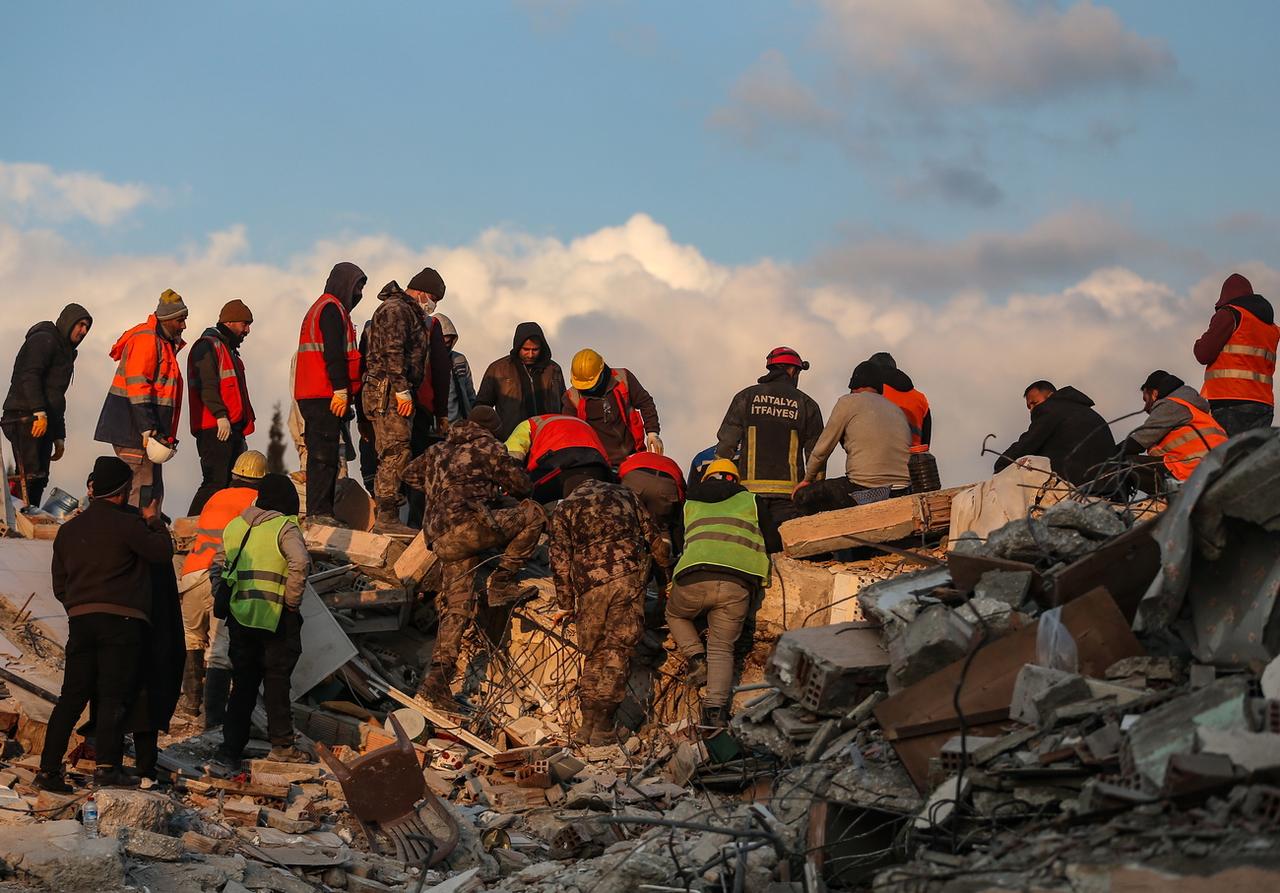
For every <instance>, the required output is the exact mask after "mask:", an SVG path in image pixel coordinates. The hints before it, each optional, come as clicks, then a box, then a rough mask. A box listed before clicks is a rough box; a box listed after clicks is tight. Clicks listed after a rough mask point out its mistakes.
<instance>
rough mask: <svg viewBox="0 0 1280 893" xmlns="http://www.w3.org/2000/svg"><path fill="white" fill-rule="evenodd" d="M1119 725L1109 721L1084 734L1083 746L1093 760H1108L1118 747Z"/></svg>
mask: <svg viewBox="0 0 1280 893" xmlns="http://www.w3.org/2000/svg"><path fill="white" fill-rule="evenodd" d="M1120 738H1121V735H1120V726H1118V725H1117V724H1116V723H1114V722H1109V723H1107V724H1106V725H1105V726H1103V727H1102V728H1100V729H1098V730H1096V731H1094V732H1091V733H1089V734H1088V735H1085V736H1084V746H1085V747H1087V748H1089V753H1090V754H1092V755H1093V758H1094V759H1095V760H1109V759H1111V758H1112V757H1113V756H1115V755H1116V752H1117V751H1118V750H1119V749H1120Z"/></svg>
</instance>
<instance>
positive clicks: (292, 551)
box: [209, 505, 311, 611]
mask: <svg viewBox="0 0 1280 893" xmlns="http://www.w3.org/2000/svg"><path fill="white" fill-rule="evenodd" d="M240 517H242V518H244V520H245V523H247V524H248V525H249V526H251V527H252V526H253V525H254V524H261V523H262V522H264V521H270V520H271V519H272V518H278V517H280V513H279V512H276V511H269V510H267V509H260V508H258V507H257V506H256V505H251V506H249V507H248V508H247V509H245V510H244V511H243V512H241V513H240ZM276 544H277V545H278V546H279V547H280V554H281V555H283V556H284V560H285V561H286V562H288V564H289V579H288V580H287V581H285V584H284V600H285V604H286V605H288V606H289V608H290V609H291V610H294V611H296V610H297V609H298V606H299V605H301V604H302V593H303V590H305V589H306V587H307V574H308V572H309V571H310V570H311V553H309V552H308V551H307V541H306V540H305V539H303V537H302V529H301V528H300V527H298V525H297V524H293V523H289V524H285V525H284V526H283V527H281V528H280V536H279V537H278V538H277V539H276ZM226 563H227V554H226V552H225V551H224V549H223V543H221V542H219V543H218V552H217V554H216V555H215V556H214V558H213V567H211V568H209V578H210V579H212V580H216V579H217V578H218V577H220V576H221V575H222V568H223V566H224V565H225V564H226Z"/></svg>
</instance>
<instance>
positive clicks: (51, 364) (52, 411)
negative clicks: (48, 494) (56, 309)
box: [0, 304, 93, 506]
mask: <svg viewBox="0 0 1280 893" xmlns="http://www.w3.org/2000/svg"><path fill="white" fill-rule="evenodd" d="M92 325H93V317H92V316H90V315H89V311H87V310H85V309H84V308H83V307H81V306H80V305H79V304H68V305H67V306H65V307H63V308H62V312H61V313H59V314H58V319H57V321H56V322H50V321H48V320H46V321H44V322H38V323H36V324H35V325H34V326H32V327H31V328H30V329H29V330H28V331H27V336H26V339H25V340H24V341H23V342H22V347H20V348H18V355H17V356H16V357H14V358H13V375H12V377H11V378H10V379H9V393H8V394H7V395H6V396H5V398H4V414H3V416H0V428H3V429H4V434H5V437H6V438H8V440H9V443H11V444H13V454H14V459H15V460H16V462H15V464H16V466H17V470H18V472H19V473H20V474H23V475H25V477H26V500H27V502H28V503H29V504H30V505H36V506H38V505H40V501H41V498H42V497H43V496H44V488H45V486H46V485H47V484H48V483H49V464H50V463H51V462H57V461H58V460H59V459H61V458H62V457H63V455H64V454H65V452H66V439H67V388H69V387H70V386H71V375H72V372H73V371H74V369H75V364H76V352H77V350H78V349H79V347H80V343H81V342H82V341H84V339H85V336H86V335H88V334H89V328H90V326H92Z"/></svg>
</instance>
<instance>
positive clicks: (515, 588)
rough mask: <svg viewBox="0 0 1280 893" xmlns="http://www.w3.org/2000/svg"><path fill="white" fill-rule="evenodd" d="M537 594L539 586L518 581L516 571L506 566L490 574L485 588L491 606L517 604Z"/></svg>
mask: <svg viewBox="0 0 1280 893" xmlns="http://www.w3.org/2000/svg"><path fill="white" fill-rule="evenodd" d="M537 594H538V587H536V586H521V585H520V584H519V583H518V582H516V572H515V571H513V570H510V569H509V568H505V567H499V568H498V569H497V570H495V571H494V572H493V573H491V574H490V575H489V583H488V587H487V589H486V590H485V597H486V599H487V601H488V602H489V607H491V608H496V607H498V606H500V605H510V604H515V603H516V602H519V601H522V600H524V599H527V598H532V597H533V596H535V595H537Z"/></svg>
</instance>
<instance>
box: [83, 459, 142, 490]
mask: <svg viewBox="0 0 1280 893" xmlns="http://www.w3.org/2000/svg"><path fill="white" fill-rule="evenodd" d="M89 483H91V484H93V498H94V499H101V498H102V497H103V496H115V495H116V494H118V493H120V492H121V491H123V490H127V489H129V485H130V484H132V483H133V471H132V470H131V469H130V468H129V466H128V465H126V464H125V463H124V461H123V460H121V459H120V458H119V457H117V456H99V457H98V458H97V459H96V460H95V461H94V463H93V473H92V474H90V475H89Z"/></svg>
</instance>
